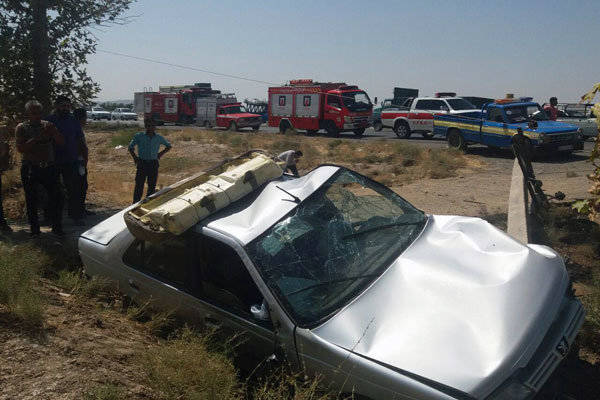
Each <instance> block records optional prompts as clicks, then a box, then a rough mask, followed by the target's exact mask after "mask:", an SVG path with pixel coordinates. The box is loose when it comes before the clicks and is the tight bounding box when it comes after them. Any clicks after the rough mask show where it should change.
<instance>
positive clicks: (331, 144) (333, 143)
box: [327, 139, 343, 150]
mask: <svg viewBox="0 0 600 400" xmlns="http://www.w3.org/2000/svg"><path fill="white" fill-rule="evenodd" d="M342 143H343V142H342V140H341V139H334V140H332V141H331V142H329V143H327V147H329V149H330V150H333V149H335V148H336V147H338V146H339V145H341V144H342Z"/></svg>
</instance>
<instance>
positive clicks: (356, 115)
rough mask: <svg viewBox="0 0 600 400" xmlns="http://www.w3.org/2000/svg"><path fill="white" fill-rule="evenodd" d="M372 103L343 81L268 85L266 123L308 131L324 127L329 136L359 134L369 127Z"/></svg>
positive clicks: (284, 128)
mask: <svg viewBox="0 0 600 400" xmlns="http://www.w3.org/2000/svg"><path fill="white" fill-rule="evenodd" d="M372 112H373V104H371V100H370V99H369V96H368V95H367V93H366V92H365V91H364V90H361V89H359V88H358V86H350V85H347V84H345V83H342V82H339V83H333V82H326V83H325V82H313V81H312V79H298V80H291V81H290V82H289V84H287V85H283V86H277V87H270V88H269V126H273V127H278V128H279V132H281V133H284V132H285V131H286V130H288V129H292V128H294V129H299V130H305V131H306V132H307V133H308V134H314V133H317V132H318V131H319V130H320V129H324V130H325V131H327V133H328V134H329V135H331V136H337V135H338V134H339V133H341V132H354V134H355V135H357V136H362V135H363V134H364V132H365V129H366V128H367V127H368V126H369V123H370V120H371V114H372Z"/></svg>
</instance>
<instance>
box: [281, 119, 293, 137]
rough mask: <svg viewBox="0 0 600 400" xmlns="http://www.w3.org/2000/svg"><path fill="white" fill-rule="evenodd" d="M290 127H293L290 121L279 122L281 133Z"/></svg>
mask: <svg viewBox="0 0 600 400" xmlns="http://www.w3.org/2000/svg"><path fill="white" fill-rule="evenodd" d="M288 129H292V125H291V124H290V123H289V122H288V121H281V122H280V123H279V133H280V134H282V135H283V134H285V131H287V130H288Z"/></svg>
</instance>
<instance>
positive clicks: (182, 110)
mask: <svg viewBox="0 0 600 400" xmlns="http://www.w3.org/2000/svg"><path fill="white" fill-rule="evenodd" d="M220 93H221V92H220V91H219V90H213V89H212V88H211V84H210V83H196V84H194V85H179V86H160V87H159V91H158V92H145V93H144V116H151V117H153V118H154V120H155V121H157V122H158V123H159V124H163V123H165V122H174V123H180V124H192V123H194V122H195V119H196V113H197V112H196V101H197V99H199V98H203V97H211V96H214V95H216V94H220Z"/></svg>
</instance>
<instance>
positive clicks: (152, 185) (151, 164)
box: [129, 117, 171, 203]
mask: <svg viewBox="0 0 600 400" xmlns="http://www.w3.org/2000/svg"><path fill="white" fill-rule="evenodd" d="M144 127H145V128H146V131H145V132H138V133H136V134H135V136H134V137H133V139H132V140H131V143H129V153H130V154H131V157H133V161H134V162H135V164H136V166H137V172H136V174H135V189H134V191H133V202H134V203H137V202H138V201H140V200H141V199H142V194H143V193H144V184H145V183H146V180H147V181H148V191H147V192H146V196H150V195H151V194H152V193H154V191H155V190H156V181H157V180H158V160H159V159H160V158H161V157H162V156H163V155H164V154H165V153H166V152H167V151H169V150H171V144H170V143H169V142H168V141H167V139H165V138H164V137H162V136H161V135H159V134H157V133H156V122H155V121H154V120H153V119H152V118H148V117H147V118H144ZM160 145H163V146H165V148H164V149H163V150H162V151H160V152H159V149H160ZM135 146H137V148H138V154H137V155H136V154H135Z"/></svg>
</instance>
